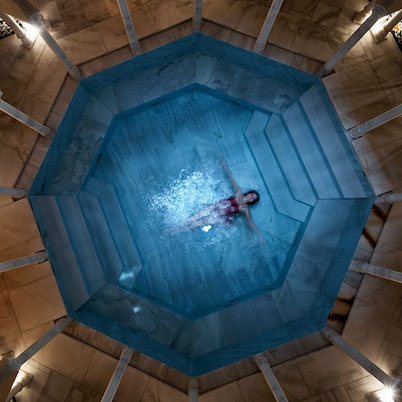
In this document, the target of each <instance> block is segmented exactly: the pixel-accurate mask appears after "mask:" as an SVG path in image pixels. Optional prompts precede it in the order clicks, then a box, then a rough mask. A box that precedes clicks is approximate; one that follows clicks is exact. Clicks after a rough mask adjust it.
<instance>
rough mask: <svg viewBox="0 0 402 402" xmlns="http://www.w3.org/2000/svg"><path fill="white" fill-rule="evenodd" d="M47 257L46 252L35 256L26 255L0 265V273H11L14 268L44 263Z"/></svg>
mask: <svg viewBox="0 0 402 402" xmlns="http://www.w3.org/2000/svg"><path fill="white" fill-rule="evenodd" d="M47 258H48V255H47V253H46V251H40V252H38V253H35V254H31V255H28V256H27V257H22V258H17V259H15V260H10V261H6V262H1V263H0V273H2V272H6V271H11V270H13V269H16V268H21V267H26V266H27V265H32V264H39V263H41V262H43V261H46V260H47Z"/></svg>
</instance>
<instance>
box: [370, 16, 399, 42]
mask: <svg viewBox="0 0 402 402" xmlns="http://www.w3.org/2000/svg"><path fill="white" fill-rule="evenodd" d="M401 20H402V10H399V11H397V12H396V13H395V14H394V15H393V16H392V17H391V18H390V19H389V21H387V22H386V23H385V24H384V25H383V26H382V27H381V29H380V30H379V31H378V32H376V33H375V34H373V36H374V40H375V41H376V42H381V41H383V40H385V39H387V34H388V33H389V32H391V29H392V28H393V27H394V26H395V25H396V24H397V23H398V22H399V21H401Z"/></svg>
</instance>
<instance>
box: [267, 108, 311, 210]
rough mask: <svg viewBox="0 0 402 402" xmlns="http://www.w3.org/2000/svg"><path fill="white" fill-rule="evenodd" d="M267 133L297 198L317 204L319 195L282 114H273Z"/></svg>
mask: <svg viewBox="0 0 402 402" xmlns="http://www.w3.org/2000/svg"><path fill="white" fill-rule="evenodd" d="M265 135H266V137H267V138H268V141H269V143H270V144H271V147H272V150H273V152H274V154H275V156H276V159H277V161H278V164H279V166H280V168H281V170H282V172H283V174H284V176H285V177H286V180H287V182H288V185H289V187H290V190H291V191H292V193H293V195H294V197H295V199H296V200H298V201H301V202H304V203H306V204H308V205H315V202H316V200H317V197H316V195H315V193H314V187H313V185H312V183H311V181H310V179H309V177H308V174H307V171H306V169H305V167H304V165H303V163H302V161H301V159H300V156H299V155H298V153H297V151H295V149H294V144H293V143H292V141H291V139H290V138H289V133H288V132H287V129H286V127H285V125H284V122H283V120H282V119H281V117H280V116H278V115H275V114H274V115H272V116H271V119H270V121H269V123H268V126H267V127H266V128H265Z"/></svg>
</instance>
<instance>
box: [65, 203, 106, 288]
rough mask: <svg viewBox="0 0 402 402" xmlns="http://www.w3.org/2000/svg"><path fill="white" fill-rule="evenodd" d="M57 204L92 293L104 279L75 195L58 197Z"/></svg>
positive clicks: (103, 282)
mask: <svg viewBox="0 0 402 402" xmlns="http://www.w3.org/2000/svg"><path fill="white" fill-rule="evenodd" d="M57 205H58V207H59V210H60V213H61V216H62V217H63V221H64V225H65V228H66V232H67V233H68V237H69V238H70V242H71V244H72V246H73V250H74V253H75V255H76V259H77V263H78V265H79V266H80V268H81V272H83V275H84V280H85V283H86V284H87V288H88V290H89V292H90V294H94V293H95V292H97V291H98V290H99V289H100V288H101V287H102V286H103V285H104V284H105V282H106V279H105V275H104V273H103V269H102V266H101V264H100V262H99V260H98V256H97V254H96V250H95V247H94V245H93V242H92V239H91V235H90V233H89V231H88V228H87V224H86V222H85V219H84V216H83V215H82V211H81V208H80V205H79V203H78V200H77V197H76V196H66V197H58V198H57Z"/></svg>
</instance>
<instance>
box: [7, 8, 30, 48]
mask: <svg viewBox="0 0 402 402" xmlns="http://www.w3.org/2000/svg"><path fill="white" fill-rule="evenodd" d="M0 17H1V18H3V20H4V21H5V22H6V23H7V25H8V26H9V27H10V28H11V29H12V30H13V31H14V32H15V34H16V35H17V38H18V39H19V40H20V41H21V42H22V46H24V47H26V48H28V49H30V48H31V47H32V45H33V42H34V41H33V40H31V39H29V38H28V37H27V35H26V33H25V31H24V30H23V29H22V28H21V26H20V25H19V24H18V23H17V21H16V20H15V19H14V18H13V17H12V16H11V15H8V14H6V13H3V12H1V11H0Z"/></svg>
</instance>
